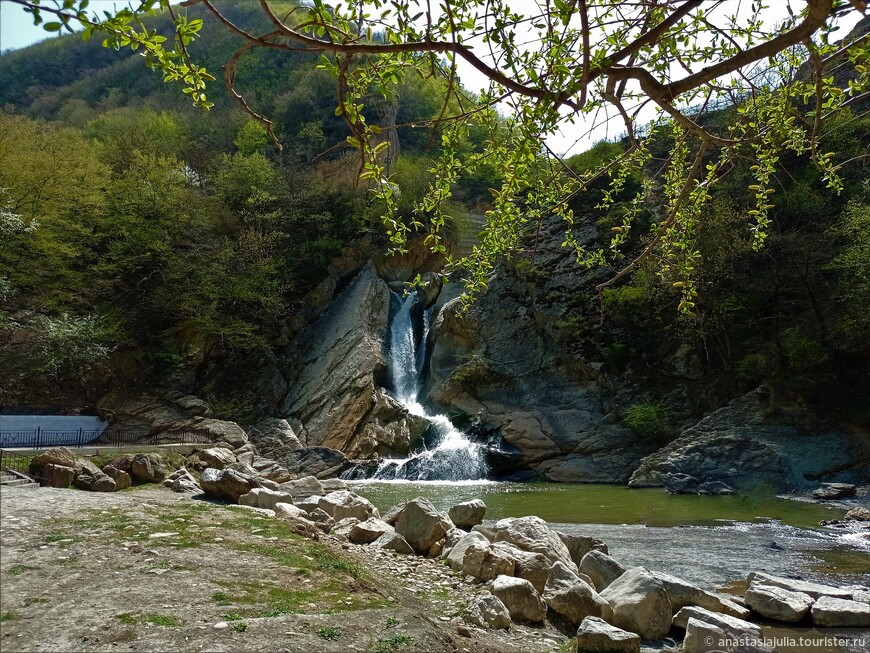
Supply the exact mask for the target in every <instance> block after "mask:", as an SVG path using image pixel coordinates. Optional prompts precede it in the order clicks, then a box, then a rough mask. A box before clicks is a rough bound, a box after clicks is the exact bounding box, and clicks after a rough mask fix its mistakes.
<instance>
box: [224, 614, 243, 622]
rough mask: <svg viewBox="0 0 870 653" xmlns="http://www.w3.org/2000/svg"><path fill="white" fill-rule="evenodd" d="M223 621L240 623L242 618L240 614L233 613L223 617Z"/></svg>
mask: <svg viewBox="0 0 870 653" xmlns="http://www.w3.org/2000/svg"><path fill="white" fill-rule="evenodd" d="M224 619H226V620H227V621H241V620H242V619H244V617H243V616H242V615H240V614H236V613H235V612H230V613H229V614H225V615H224Z"/></svg>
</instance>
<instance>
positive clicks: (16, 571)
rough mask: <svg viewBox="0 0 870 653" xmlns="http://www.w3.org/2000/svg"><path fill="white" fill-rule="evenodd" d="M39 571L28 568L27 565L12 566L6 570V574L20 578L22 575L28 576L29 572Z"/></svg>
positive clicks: (34, 568)
mask: <svg viewBox="0 0 870 653" xmlns="http://www.w3.org/2000/svg"><path fill="white" fill-rule="evenodd" d="M38 569H39V567H28V566H27V565H12V566H11V567H9V569H7V570H6V573H7V574H9V575H10V576H20V575H21V574H26V573H27V572H28V571H36V570H38Z"/></svg>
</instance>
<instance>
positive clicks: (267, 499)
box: [239, 487, 295, 510]
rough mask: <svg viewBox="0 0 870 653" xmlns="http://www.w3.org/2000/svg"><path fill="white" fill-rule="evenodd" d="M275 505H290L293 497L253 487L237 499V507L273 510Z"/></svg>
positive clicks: (284, 493)
mask: <svg viewBox="0 0 870 653" xmlns="http://www.w3.org/2000/svg"><path fill="white" fill-rule="evenodd" d="M276 503H285V504H292V503H293V495H291V494H288V493H287V492H278V491H276V490H270V489H268V488H264V487H255V488H252V489H251V491H250V492H248V493H247V494H243V495H242V496H240V497H239V505H242V506H253V507H254V508H266V509H267V510H274V509H275V504H276ZM294 507H295V506H294Z"/></svg>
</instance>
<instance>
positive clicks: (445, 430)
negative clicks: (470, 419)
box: [373, 292, 488, 481]
mask: <svg viewBox="0 0 870 653" xmlns="http://www.w3.org/2000/svg"><path fill="white" fill-rule="evenodd" d="M393 301H394V302H396V303H397V304H398V309H396V310H395V311H394V313H393V318H392V321H391V324H390V358H389V360H390V376H391V378H392V381H393V392H394V393H395V398H396V400H397V401H398V402H399V403H400V404H402V406H404V407H405V409H407V411H408V412H409V413H410V414H411V415H415V416H417V417H422V418H423V419H425V420H426V421H428V422H429V423H430V424H431V425H432V426H431V428H432V430H433V432H434V437H433V438H432V441H433V442H434V443H435V444H434V447H433V448H431V449H424V450H423V451H419V452H417V453H415V454H413V455H411V456H410V457H408V458H388V459H386V460H384V461H383V463H381V465H380V467H378V469H377V471H376V472H375V474H374V476H373V478H375V479H397V478H401V479H413V480H425V481H433V480H474V479H485V478H486V476H487V471H488V470H487V465H486V461H485V460H484V455H483V451H482V449H481V447H480V445H478V444H476V443H474V442H471V441H470V440H469V439H468V438H467V437H465V434H464V433H463V432H462V431H460V430H459V429H457V428H456V427H455V426H453V424H452V423H451V422H450V418H448V417H447V416H446V415H433V414H431V413H429V412H428V411H427V409H426V407H425V406H423V404H422V403H421V402H420V399H419V395H420V390H421V388H422V379H421V372H422V370H423V366H424V365H425V359H426V351H425V348H426V338H427V336H428V334H429V318H430V317H431V310H430V311H424V313H423V318H422V322H423V324H422V330H421V333H420V334H419V343H420V344H419V346H418V344H417V342H418V341H417V333H416V330H415V326H414V320H415V315H414V314H415V312H416V311H415V305H416V303H417V301H418V297H417V293H416V292H412V293H409V294H408V295H407V296H405V297H401V296H399V295H394V296H393Z"/></svg>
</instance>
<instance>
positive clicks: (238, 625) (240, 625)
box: [230, 621, 248, 633]
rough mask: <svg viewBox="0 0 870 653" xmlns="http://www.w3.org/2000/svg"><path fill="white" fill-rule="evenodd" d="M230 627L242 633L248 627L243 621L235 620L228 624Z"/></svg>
mask: <svg viewBox="0 0 870 653" xmlns="http://www.w3.org/2000/svg"><path fill="white" fill-rule="evenodd" d="M230 628H232V629H233V630H235V631H236V632H237V633H243V632H245V631H246V630H247V629H248V624H246V623H245V622H244V621H237V622H235V623H233V624H230Z"/></svg>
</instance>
